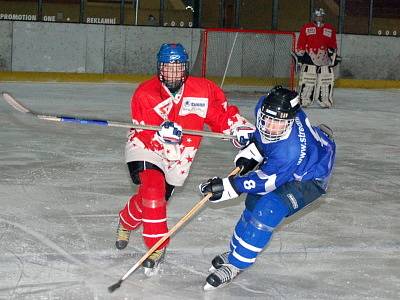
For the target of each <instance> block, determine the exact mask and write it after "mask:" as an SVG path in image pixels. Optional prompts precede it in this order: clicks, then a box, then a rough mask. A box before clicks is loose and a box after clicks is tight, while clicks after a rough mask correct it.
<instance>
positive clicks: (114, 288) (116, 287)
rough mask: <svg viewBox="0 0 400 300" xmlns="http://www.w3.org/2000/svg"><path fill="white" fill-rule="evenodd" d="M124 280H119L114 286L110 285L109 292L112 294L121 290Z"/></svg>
mask: <svg viewBox="0 0 400 300" xmlns="http://www.w3.org/2000/svg"><path fill="white" fill-rule="evenodd" d="M121 283H122V279H121V280H119V281H118V282H116V283H114V284H113V285H110V286H109V287H108V291H109V292H110V293H112V292H114V291H115V290H116V289H119V288H120V287H121Z"/></svg>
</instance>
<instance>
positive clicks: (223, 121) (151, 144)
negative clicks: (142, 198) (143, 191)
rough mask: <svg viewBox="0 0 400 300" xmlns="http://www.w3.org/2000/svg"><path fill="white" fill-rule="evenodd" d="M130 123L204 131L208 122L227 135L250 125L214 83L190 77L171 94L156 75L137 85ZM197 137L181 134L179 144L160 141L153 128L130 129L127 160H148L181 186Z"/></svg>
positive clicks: (192, 156)
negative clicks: (165, 123) (175, 125)
mask: <svg viewBox="0 0 400 300" xmlns="http://www.w3.org/2000/svg"><path fill="white" fill-rule="evenodd" d="M131 111H132V122H133V123H134V124H143V125H157V126H158V125H160V124H161V123H162V122H163V121H165V120H169V121H172V122H175V123H178V124H179V125H181V126H182V128H183V129H192V130H203V128H204V124H207V125H208V126H209V127H210V129H211V130H212V131H214V132H219V133H225V134H229V133H230V131H231V129H232V128H234V127H235V126H237V125H249V123H248V121H247V120H246V119H244V118H243V117H241V116H240V115H239V114H238V109H237V107H235V106H228V105H227V101H226V97H225V95H224V92H223V91H222V90H221V89H220V88H219V87H218V86H216V85H215V84H214V83H213V82H211V81H209V80H207V79H204V78H198V77H191V76H189V77H188V78H187V80H186V81H185V83H184V85H183V86H182V88H181V90H180V91H179V93H177V94H176V95H175V96H173V95H172V94H171V93H170V92H169V90H168V89H167V88H166V87H165V86H164V85H162V84H161V82H160V81H159V79H158V78H157V77H154V78H152V79H150V80H149V81H146V82H144V83H142V84H141V85H139V87H138V88H137V89H136V92H135V93H134V95H133V96H132V101H131ZM200 142H201V137H200V136H195V135H187V134H184V135H183V136H182V142H181V144H179V145H167V144H163V143H161V142H160V141H159V140H158V139H157V136H156V132H155V131H149V130H137V129H136V130H131V131H130V133H129V135H128V142H127V144H126V152H125V154H126V161H127V162H130V161H148V162H151V163H153V164H155V165H157V166H158V167H159V168H160V169H161V170H163V172H164V174H165V179H166V181H167V182H168V183H169V184H171V185H174V186H182V185H183V183H184V181H185V179H186V178H187V176H188V173H189V169H190V166H191V165H192V163H193V159H194V157H195V155H196V152H197V150H198V148H199V145H200Z"/></svg>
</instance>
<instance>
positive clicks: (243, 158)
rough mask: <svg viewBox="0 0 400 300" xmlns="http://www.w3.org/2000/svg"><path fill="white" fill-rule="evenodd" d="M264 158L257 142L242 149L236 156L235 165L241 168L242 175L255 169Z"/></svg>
mask: <svg viewBox="0 0 400 300" xmlns="http://www.w3.org/2000/svg"><path fill="white" fill-rule="evenodd" d="M263 160H264V157H263V156H262V155H261V153H260V151H259V150H258V148H257V146H256V144H255V143H251V144H250V145H248V146H247V147H246V148H244V149H243V150H241V151H240V152H239V153H238V154H237V155H236V157H235V166H236V167H239V168H241V169H242V170H241V171H240V175H244V174H246V173H247V172H249V171H251V170H253V169H254V168H255V167H256V166H257V165H258V164H259V163H260V162H262V161H263Z"/></svg>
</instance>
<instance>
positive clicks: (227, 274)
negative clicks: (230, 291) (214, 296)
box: [204, 264, 240, 291]
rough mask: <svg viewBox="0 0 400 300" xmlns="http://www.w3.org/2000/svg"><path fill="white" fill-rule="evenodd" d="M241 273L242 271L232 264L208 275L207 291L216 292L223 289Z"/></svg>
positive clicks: (205, 287)
mask: <svg viewBox="0 0 400 300" xmlns="http://www.w3.org/2000/svg"><path fill="white" fill-rule="evenodd" d="M239 273H240V270H239V269H238V268H236V267H235V266H233V265H231V264H225V265H223V266H221V267H220V268H219V269H217V270H216V271H215V272H214V273H212V274H210V275H208V277H207V279H206V284H205V286H204V290H205V291H210V290H214V289H216V288H220V287H223V286H225V285H227V284H229V283H231V282H232V280H233V279H234V278H235V277H236V276H237V275H238V274H239Z"/></svg>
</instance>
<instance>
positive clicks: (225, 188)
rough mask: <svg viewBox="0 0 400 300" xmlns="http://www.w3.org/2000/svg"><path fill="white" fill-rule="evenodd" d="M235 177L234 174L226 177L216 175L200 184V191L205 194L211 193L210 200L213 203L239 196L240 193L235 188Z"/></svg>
mask: <svg viewBox="0 0 400 300" xmlns="http://www.w3.org/2000/svg"><path fill="white" fill-rule="evenodd" d="M233 177H234V176H229V177H226V178H220V177H214V178H211V179H208V180H207V181H206V182H203V183H201V184H200V185H199V189H200V192H201V193H202V194H203V195H204V196H205V195H207V194H208V193H211V194H212V197H211V198H210V201H211V202H213V203H217V202H222V201H225V200H229V199H233V198H236V197H239V195H240V193H238V192H236V190H235V188H234V184H233Z"/></svg>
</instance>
